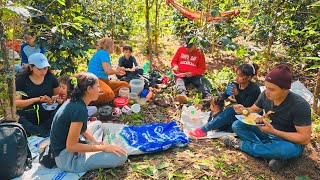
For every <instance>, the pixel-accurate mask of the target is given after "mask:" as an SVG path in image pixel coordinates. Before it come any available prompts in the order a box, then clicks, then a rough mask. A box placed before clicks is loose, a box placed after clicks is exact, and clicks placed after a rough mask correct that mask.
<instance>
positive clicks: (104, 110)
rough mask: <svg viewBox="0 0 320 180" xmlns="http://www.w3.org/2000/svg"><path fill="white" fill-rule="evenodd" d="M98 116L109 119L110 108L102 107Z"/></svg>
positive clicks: (107, 106)
mask: <svg viewBox="0 0 320 180" xmlns="http://www.w3.org/2000/svg"><path fill="white" fill-rule="evenodd" d="M98 111H99V114H100V115H101V116H103V117H109V116H110V115H111V113H112V107H111V106H109V105H104V106H101V107H100V108H99V110H98Z"/></svg>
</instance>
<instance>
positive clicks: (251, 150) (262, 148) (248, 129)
mask: <svg viewBox="0 0 320 180" xmlns="http://www.w3.org/2000/svg"><path fill="white" fill-rule="evenodd" d="M232 129H233V131H234V132H235V133H236V134H237V135H238V137H239V138H240V139H241V140H242V142H241V143H240V149H241V150H242V151H244V152H246V153H248V154H249V155H251V156H253V157H261V158H264V159H267V160H270V159H279V160H286V159H291V158H294V157H298V156H299V155H301V154H302V153H303V150H304V146H303V145H301V144H296V143H292V142H289V141H286V140H284V139H282V138H280V137H278V136H274V135H272V134H267V133H264V132H262V131H260V129H259V128H258V127H256V126H251V125H247V124H245V123H243V122H241V121H239V120H238V121H236V122H234V123H233V124H232Z"/></svg>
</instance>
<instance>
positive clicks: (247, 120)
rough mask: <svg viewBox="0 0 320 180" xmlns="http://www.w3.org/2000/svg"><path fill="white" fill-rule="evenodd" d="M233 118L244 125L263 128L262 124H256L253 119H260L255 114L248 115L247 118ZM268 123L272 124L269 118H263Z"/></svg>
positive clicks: (240, 116) (243, 116) (239, 116)
mask: <svg viewBox="0 0 320 180" xmlns="http://www.w3.org/2000/svg"><path fill="white" fill-rule="evenodd" d="M235 117H236V118H237V119H238V120H240V121H242V122H243V123H245V124H248V125H252V126H264V125H265V124H263V123H256V121H255V119H256V118H258V117H261V115H259V114H257V113H250V114H249V115H248V116H245V115H235ZM265 119H266V120H267V121H268V122H269V123H270V122H272V121H271V120H270V119H269V118H265Z"/></svg>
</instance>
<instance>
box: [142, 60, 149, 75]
mask: <svg viewBox="0 0 320 180" xmlns="http://www.w3.org/2000/svg"><path fill="white" fill-rule="evenodd" d="M149 70H150V61H146V62H145V63H144V64H143V74H147V73H148V72H149Z"/></svg>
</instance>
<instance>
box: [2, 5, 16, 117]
mask: <svg viewBox="0 0 320 180" xmlns="http://www.w3.org/2000/svg"><path fill="white" fill-rule="evenodd" d="M0 7H2V0H0ZM2 15H3V12H2V10H0V19H2ZM15 22H16V21H15V19H14V21H13V23H15ZM4 31H5V27H4V24H3V22H2V21H0V39H1V53H2V58H3V60H4V63H3V72H4V75H5V76H4V78H5V81H6V83H7V88H3V87H2V88H1V91H6V90H7V93H8V95H9V102H8V100H2V101H1V105H2V107H1V108H2V109H3V110H4V119H5V120H17V118H16V112H15V103H14V93H15V86H14V84H13V83H14V70H13V66H10V64H9V57H8V51H7V47H6V44H5V43H4V39H5V37H4V33H5V32H4ZM14 31H15V26H14ZM12 47H13V49H14V45H13V46H12ZM13 54H14V53H13ZM11 72H12V74H10V73H11ZM7 73H9V74H7Z"/></svg>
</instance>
